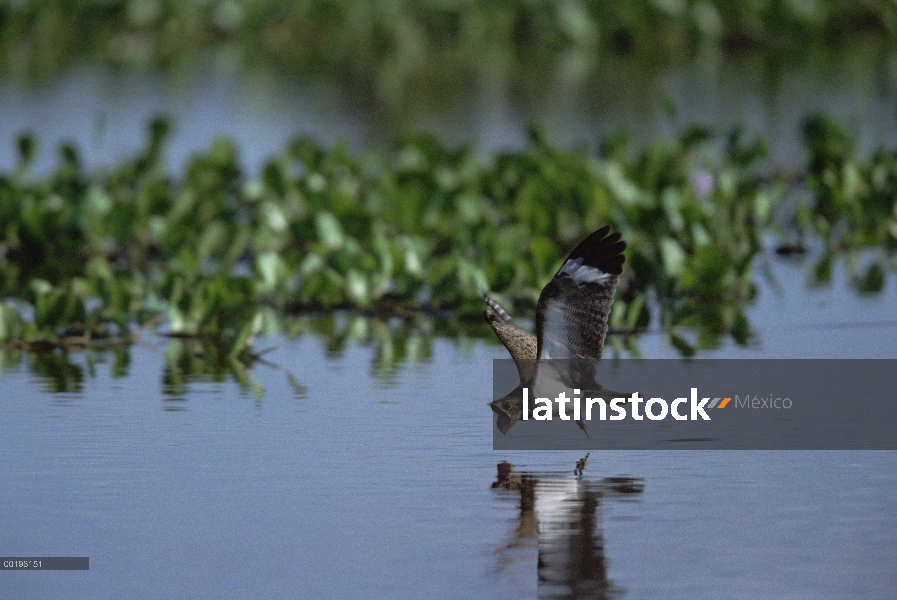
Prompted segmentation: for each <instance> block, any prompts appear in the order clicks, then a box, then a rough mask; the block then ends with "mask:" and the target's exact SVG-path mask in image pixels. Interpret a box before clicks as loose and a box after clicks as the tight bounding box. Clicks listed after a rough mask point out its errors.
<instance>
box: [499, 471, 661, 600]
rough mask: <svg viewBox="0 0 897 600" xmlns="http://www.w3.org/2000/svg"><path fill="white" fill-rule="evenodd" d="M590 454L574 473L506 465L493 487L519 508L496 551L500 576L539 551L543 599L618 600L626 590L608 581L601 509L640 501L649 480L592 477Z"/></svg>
mask: <svg viewBox="0 0 897 600" xmlns="http://www.w3.org/2000/svg"><path fill="white" fill-rule="evenodd" d="M588 459H589V454H586V455H585V456H584V457H583V458H581V459H580V460H579V461H577V462H576V465H575V466H574V468H573V469H572V470H570V471H557V472H551V471H527V470H525V469H521V470H518V469H517V468H516V467H515V466H514V465H513V464H511V463H509V462H506V461H502V462H501V463H499V464H498V466H497V474H496V477H495V481H493V482H492V489H493V490H494V492H495V494H496V498H497V499H498V500H499V501H501V502H506V503H514V504H517V515H516V518H515V519H514V520H513V525H512V527H511V532H510V535H509V536H508V539H507V541H506V542H504V543H501V544H499V545H498V547H497V548H496V566H495V571H496V576H497V577H501V576H502V574H503V573H505V572H506V571H507V569H508V568H509V567H510V566H511V564H512V563H514V562H517V561H518V560H519V558H518V557H519V555H520V550H521V549H524V550H525V549H527V548H533V547H534V546H535V548H537V550H538V559H537V561H536V570H537V576H538V597H539V598H598V599H602V598H618V597H620V596H622V595H623V590H622V589H621V588H619V587H618V586H616V585H614V583H613V582H612V581H611V580H610V578H609V577H608V568H607V564H608V563H607V557H606V555H605V543H604V532H603V529H602V525H601V506H602V504H606V503H608V502H619V501H630V500H633V499H638V498H640V496H641V493H642V492H643V491H644V487H645V486H644V480H643V479H640V478H635V477H629V476H619V477H605V478H603V479H591V478H589V477H588V476H586V474H585V471H586V469H587V465H588Z"/></svg>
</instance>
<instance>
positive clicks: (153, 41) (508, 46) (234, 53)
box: [0, 0, 897, 105]
mask: <svg viewBox="0 0 897 600" xmlns="http://www.w3.org/2000/svg"><path fill="white" fill-rule="evenodd" d="M858 37H864V38H868V39H875V40H880V42H881V45H882V48H883V49H885V50H887V49H888V48H893V46H894V42H895V41H897V7H895V6H894V5H893V4H892V3H890V2H884V1H872V2H854V1H850V0H828V1H821V2H803V3H797V2H784V1H775V0H774V1H771V2H727V1H726V0H701V1H697V2H692V1H689V0H663V1H646V0H638V1H635V2H611V1H608V0H582V1H576V0H573V1H568V2H551V1H547V0H536V1H533V2H519V3H495V2H492V1H491V0H466V1H464V2H455V3H452V2H444V1H442V0H406V1H405V2H399V3H392V2H378V1H376V0H369V1H362V2H353V1H347V0H308V1H305V2H278V1H276V0H257V1H253V2H248V1H245V0H221V1H205V0H202V1H201V0H178V1H175V0H128V1H125V0H102V1H99V0H86V1H83V2H62V1H53V0H51V1H45V0H44V1H41V0H24V1H21V2H5V3H2V4H0V73H3V74H4V75H6V76H11V77H17V78H26V79H27V78H35V77H36V78H43V77H51V76H53V75H55V74H58V73H59V72H61V71H63V70H65V69H66V68H68V67H71V66H73V65H82V64H91V63H92V64H102V65H113V66H118V67H123V68H126V69H133V68H136V69H140V70H144V69H147V68H151V69H163V70H165V69H180V68H182V67H189V66H190V65H192V64H197V63H202V62H204V61H206V60H207V59H208V58H209V56H212V57H214V60H215V61H217V62H223V63H224V64H226V65H229V67H228V68H229V69H245V68H251V69H260V68H263V67H266V66H271V67H273V68H275V69H276V70H278V71H279V72H282V73H286V74H289V75H300V76H311V77H320V76H324V77H326V78H327V79H328V80H331V81H340V82H341V85H350V86H352V87H353V88H354V89H355V90H356V91H357V92H358V94H356V95H358V96H361V95H365V96H366V97H368V98H370V99H372V100H374V101H375V102H377V103H379V104H385V105H397V104H398V105H400V104H402V101H403V100H402V99H403V98H407V97H408V96H409V93H410V92H412V91H414V90H417V91H419V90H421V89H423V88H433V87H436V88H438V90H439V95H444V94H449V93H451V90H452V89H453V88H454V87H455V83H456V82H457V81H459V80H464V79H467V78H473V79H476V78H477V77H478V76H479V75H485V76H487V77H489V78H490V79H495V78H496V77H498V78H499V79H501V80H504V81H508V82H512V83H513V84H514V85H518V86H521V85H522V86H524V87H526V86H527V84H528V83H532V82H536V84H537V85H541V84H539V82H540V81H541V80H542V79H544V77H546V76H548V77H552V76H554V75H557V74H559V73H560V74H561V75H562V77H563V78H564V80H565V81H567V82H568V83H575V82H583V81H587V80H588V78H589V74H590V73H594V72H595V69H596V68H597V67H599V66H600V65H606V64H607V63H608V61H615V60H619V59H625V60H632V61H634V62H635V63H637V64H640V65H642V67H643V68H650V67H651V65H655V66H657V65H663V64H671V63H676V62H678V61H681V60H683V58H687V57H695V56H707V55H708V54H710V55H713V54H717V55H721V56H727V57H734V56H741V55H748V54H753V55H760V56H763V57H764V60H765V61H767V62H769V63H771V64H780V63H782V62H787V61H789V60H800V59H801V57H806V56H808V55H809V54H811V53H812V52H813V49H820V48H824V49H838V48H844V47H849V46H850V45H851V44H854V43H855V42H856V41H857V39H858ZM478 74H479V75H478Z"/></svg>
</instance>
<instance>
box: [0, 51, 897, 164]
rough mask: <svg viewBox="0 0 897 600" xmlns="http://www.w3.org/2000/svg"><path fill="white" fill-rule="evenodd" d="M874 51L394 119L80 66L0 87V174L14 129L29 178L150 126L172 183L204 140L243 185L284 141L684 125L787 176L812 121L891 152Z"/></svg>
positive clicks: (497, 89) (524, 94)
mask: <svg viewBox="0 0 897 600" xmlns="http://www.w3.org/2000/svg"><path fill="white" fill-rule="evenodd" d="M889 52H891V51H890V50H888V49H886V48H881V47H880V45H879V44H878V43H875V42H874V41H871V40H860V39H858V40H854V41H853V42H852V43H851V44H850V45H846V46H845V48H844V49H843V50H840V51H839V50H833V51H830V52H822V53H809V54H808V55H807V56H806V57H804V58H802V59H801V60H791V61H782V62H781V63H777V64H776V63H770V61H768V60H765V59H764V58H763V57H760V56H747V57H744V58H742V59H737V60H722V59H721V57H719V56H710V57H700V56H699V57H698V58H696V59H695V60H690V61H684V62H683V63H682V64H676V65H671V66H669V67H666V68H663V69H661V68H656V69H647V68H646V65H645V64H644V63H639V62H636V63H633V62H632V61H629V62H627V61H615V60H609V61H607V62H606V63H605V64H602V65H600V66H599V67H598V70H597V72H595V73H594V74H593V76H592V77H591V78H587V79H586V80H584V81H583V82H582V83H581V84H579V85H572V86H571V85H570V84H569V83H568V82H565V80H564V78H563V74H562V73H557V74H556V79H551V78H549V79H548V80H541V79H540V80H539V81H534V82H531V84H530V85H529V87H528V88H527V89H526V90H520V89H518V87H517V86H515V85H512V84H510V83H508V82H505V81H503V80H501V78H489V77H487V76H483V77H481V78H479V79H475V80H471V81H453V82H452V83H451V85H448V86H444V88H441V89H451V90H455V94H454V95H452V96H450V97H445V96H444V95H443V94H440V93H438V92H433V91H432V90H428V89H418V90H415V94H413V95H411V96H409V97H403V98H402V103H401V105H400V106H392V105H389V104H388V103H383V102H381V103H377V102H375V101H372V100H371V99H369V98H359V97H358V94H357V90H351V89H346V88H344V87H341V86H340V84H339V83H338V82H326V81H305V80H302V81H298V80H293V79H291V78H289V77H284V76H283V75H281V74H275V73H270V72H258V71H257V72H250V73H247V72H243V71H237V72H234V71H233V70H228V69H214V68H206V69H203V68H199V69H196V70H195V72H185V73H175V74H173V75H171V76H165V77H163V76H151V75H147V74H145V73H143V74H140V73H136V74H135V73H127V72H122V71H120V70H115V69H103V68H94V67H81V68H77V69H73V70H71V71H69V72H66V73H63V74H62V75H60V76H59V77H56V78H54V79H53V80H52V81H49V82H42V83H34V84H24V83H22V82H18V81H8V80H7V81H4V80H0V114H2V115H3V118H2V119H0V169H2V170H7V169H10V168H12V166H13V165H15V164H16V162H17V158H16V157H17V154H16V146H15V143H14V142H15V139H16V136H18V135H20V134H21V133H23V132H26V131H30V132H33V133H34V134H36V135H37V138H38V140H39V141H40V142H41V144H40V146H39V148H40V154H39V156H38V160H37V161H36V162H37V164H36V167H37V168H38V170H46V169H49V168H52V167H53V166H54V165H56V164H57V152H56V148H57V146H58V145H59V143H60V142H62V141H74V142H75V143H76V144H77V146H78V148H80V149H81V155H82V158H83V161H84V163H85V165H86V166H88V167H90V168H96V167H101V166H110V165H114V164H116V163H118V162H119V161H120V160H121V158H122V156H128V155H132V154H134V153H135V152H137V151H138V150H139V149H140V148H141V147H142V146H143V144H144V143H145V141H146V125H147V123H148V121H149V119H151V118H152V117H154V116H156V115H160V114H164V115H168V116H170V117H171V118H172V120H173V122H174V125H175V129H174V132H173V135H172V137H171V144H170V147H169V152H168V158H169V161H168V163H169V166H170V167H171V168H172V169H174V170H175V171H176V172H182V171H183V167H184V163H185V161H186V160H187V159H188V158H189V157H190V156H191V155H192V154H193V153H196V152H200V151H203V150H207V149H208V148H209V146H210V144H211V143H212V141H213V140H214V139H215V138H216V137H217V136H219V135H227V136H229V137H231V138H232V139H234V140H235V141H236V142H237V147H238V148H239V151H240V154H239V158H240V160H241V162H242V164H243V165H244V166H246V168H248V169H249V170H250V171H253V172H255V171H257V170H258V168H259V166H260V165H261V164H262V163H263V162H264V161H265V160H267V159H269V158H271V157H272V156H273V155H275V154H277V153H278V152H280V151H282V150H283V149H284V148H285V147H286V145H287V143H288V142H289V141H290V140H291V139H292V138H293V137H295V136H297V135H311V136H313V137H314V138H316V139H318V140H321V141H322V142H324V143H328V144H329V143H332V142H333V141H334V140H336V139H343V140H346V141H347V142H348V143H349V145H350V146H352V147H354V148H356V149H357V148H362V147H366V146H371V145H373V146H382V145H384V144H387V143H390V142H391V141H392V140H393V139H394V138H395V136H396V134H397V133H403V132H406V131H428V132H431V133H433V134H435V135H437V136H439V138H440V139H442V140H444V141H446V142H448V143H450V144H472V145H473V146H474V147H476V148H478V149H481V150H483V151H492V150H495V149H508V148H518V149H519V148H521V147H525V146H526V145H527V143H528V142H527V139H528V137H527V130H528V128H529V126H530V124H536V125H538V126H540V127H542V128H543V129H544V130H545V131H546V132H547V133H548V135H549V136H550V139H552V140H555V141H556V142H558V143H560V144H562V145H565V146H573V145H588V146H589V147H594V145H595V143H596V142H597V141H599V140H601V139H602V138H603V136H606V135H608V134H610V133H614V132H617V131H620V130H626V131H629V132H631V133H632V134H633V137H634V139H635V140H636V141H637V142H638V143H639V144H643V143H647V142H649V141H653V140H655V139H657V138H658V137H664V136H673V135H679V134H680V133H681V132H682V131H683V130H684V128H685V127H686V126H688V125H691V124H693V123H701V124H704V125H709V126H715V127H720V128H723V129H728V128H730V127H732V126H735V125H742V126H744V127H745V128H746V129H747V131H749V132H753V133H756V134H759V135H762V136H764V137H765V138H766V139H767V140H769V142H770V146H771V155H772V159H773V161H774V162H775V163H776V164H777V165H780V166H786V167H790V168H800V167H801V166H802V165H803V164H804V161H805V156H804V152H803V146H802V139H801V126H802V123H803V121H804V119H805V118H806V117H807V115H808V113H810V112H812V111H824V112H826V113H828V114H831V115H833V116H834V117H836V118H838V119H839V120H840V121H841V122H843V123H844V124H845V125H846V126H847V127H848V128H849V129H850V131H851V132H852V133H854V134H855V135H856V136H857V138H858V143H859V148H860V150H861V151H863V152H870V151H872V150H874V149H876V148H878V147H880V146H882V145H883V146H885V147H887V148H893V147H895V146H897V69H895V67H894V65H895V64H897V61H895V60H894V58H893V56H891V55H889ZM670 107H672V108H673V110H672V112H671V111H670Z"/></svg>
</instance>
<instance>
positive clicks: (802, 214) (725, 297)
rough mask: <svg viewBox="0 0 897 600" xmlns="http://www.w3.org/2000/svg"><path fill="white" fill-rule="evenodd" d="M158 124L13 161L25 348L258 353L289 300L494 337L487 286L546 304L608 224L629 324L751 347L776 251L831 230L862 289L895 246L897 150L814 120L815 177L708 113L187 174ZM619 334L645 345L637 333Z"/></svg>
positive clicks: (16, 303)
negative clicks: (661, 133)
mask: <svg viewBox="0 0 897 600" xmlns="http://www.w3.org/2000/svg"><path fill="white" fill-rule="evenodd" d="M149 130H150V131H149V136H148V141H147V143H146V145H145V148H144V149H143V150H142V151H141V152H139V153H138V154H137V155H136V156H134V157H133V158H131V159H129V160H126V161H123V162H122V163H121V164H119V165H118V166H116V167H114V168H111V169H108V170H102V171H97V172H93V173H87V172H85V170H84V169H83V168H82V167H81V165H80V162H79V158H78V152H77V150H76V149H75V148H73V147H70V146H63V147H62V148H61V149H60V163H59V166H58V168H57V169H56V170H55V171H54V172H51V173H48V174H45V175H39V176H38V175H32V174H30V172H29V165H30V163H31V162H32V160H33V158H34V156H35V154H36V152H37V142H36V141H35V140H34V139H32V138H30V137H27V136H25V137H22V138H21V139H19V140H18V148H19V152H20V162H19V164H18V165H17V166H16V167H15V168H14V169H13V170H12V171H10V172H7V173H2V174H0V226H2V228H3V229H2V237H0V240H2V242H0V298H2V301H0V343H2V344H3V345H4V346H5V347H6V348H7V349H17V350H25V351H46V350H54V349H60V348H61V349H78V348H104V347H110V346H127V345H129V344H131V343H133V342H135V341H136V340H137V339H138V337H139V335H140V333H141V332H142V331H144V330H146V329H152V330H153V331H158V332H160V333H162V334H164V335H167V336H170V337H175V338H181V339H184V340H185V341H188V340H198V341H200V342H202V344H203V347H204V348H205V350H204V352H206V353H207V354H209V357H208V358H207V360H213V362H215V361H217V362H219V363H221V364H230V363H232V362H233V361H238V362H242V363H251V362H252V361H253V360H256V359H258V358H259V355H258V354H256V353H255V352H254V351H253V349H252V346H251V344H252V342H253V340H254V339H255V337H256V336H257V335H259V334H261V333H265V334H267V335H272V334H275V333H277V332H283V331H288V330H289V329H290V327H289V326H285V325H283V324H280V325H278V324H277V323H278V321H279V319H280V317H281V316H289V315H300V314H322V313H323V314H326V313H331V312H332V311H335V310H345V311H349V312H350V313H355V314H359V315H365V316H370V317H376V318H379V319H382V320H385V321H389V320H390V319H393V318H398V319H400V320H401V321H403V322H404V323H405V324H406V325H413V324H414V323H415V322H416V320H418V319H421V318H426V317H440V318H448V319H450V320H451V321H452V322H454V323H456V324H459V327H462V328H463V329H465V330H466V331H470V333H471V334H472V335H474V336H480V335H482V334H483V333H485V332H486V331H487V330H486V328H485V326H484V325H483V324H482V317H481V315H482V310H483V302H482V293H483V292H484V291H486V290H489V291H490V293H491V294H493V295H494V296H495V297H496V299H498V300H499V301H500V302H501V303H503V304H504V305H505V306H506V307H507V308H508V309H509V310H511V311H513V314H517V315H520V316H524V317H526V316H527V315H530V314H532V312H533V310H534V307H535V302H536V300H537V298H538V294H539V290H540V289H541V288H542V286H543V285H544V284H545V282H546V281H547V280H548V279H549V278H550V277H551V276H552V275H553V273H554V271H555V270H556V268H557V266H558V263H559V261H560V260H561V259H562V257H563V256H565V255H566V253H567V252H568V251H569V250H570V248H572V247H573V246H574V245H575V244H576V243H577V242H578V241H579V240H580V239H581V238H583V237H584V236H585V235H587V234H588V233H590V232H591V231H593V230H594V229H596V228H597V227H598V226H600V225H603V224H610V225H611V226H612V227H613V228H614V229H615V230H617V231H620V232H622V234H623V236H624V239H626V241H627V243H628V249H627V253H626V254H627V267H626V271H625V272H624V275H623V277H622V279H621V283H620V286H619V289H618V294H617V299H616V302H615V304H614V310H613V313H612V316H611V320H610V324H611V328H612V330H613V331H616V332H617V333H624V334H627V333H637V332H638V331H641V330H644V329H645V328H646V327H647V326H648V325H649V324H652V323H653V325H652V326H655V327H657V326H659V327H661V328H663V330H664V331H665V332H666V333H667V335H668V338H669V340H670V341H671V343H673V344H674V345H675V346H676V347H677V348H678V349H679V350H680V352H681V353H682V354H683V355H692V354H694V353H695V351H697V350H700V349H707V348H713V347H716V346H718V345H719V344H720V343H721V342H722V341H723V340H724V339H725V338H726V336H730V337H731V338H732V339H734V340H735V341H736V342H737V343H739V344H744V343H747V341H748V340H749V337H750V324H749V322H748V319H747V317H746V313H745V311H746V308H747V306H748V305H749V303H750V301H751V299H752V297H753V296H754V295H755V277H756V274H755V271H754V262H755V258H756V257H757V256H758V255H759V254H760V253H761V252H763V251H764V250H776V251H777V252H778V253H779V254H793V253H803V252H804V251H805V250H806V248H807V246H808V245H811V246H813V247H814V248H817V247H818V248H820V249H821V250H820V252H819V253H818V254H819V255H818V256H815V255H814V260H815V266H814V269H813V279H814V280H815V281H817V282H819V283H825V282H826V281H827V280H828V278H829V277H830V272H831V268H832V262H833V261H834V260H835V259H836V257H837V256H838V255H839V254H842V253H846V254H847V263H848V265H849V266H850V267H851V269H852V271H851V273H852V277H853V281H854V284H855V286H856V287H857V289H858V291H860V292H873V291H878V290H881V289H882V287H883V285H884V282H885V278H886V273H887V271H888V270H890V268H891V267H892V264H893V263H892V261H893V250H894V248H895V247H897V204H895V198H897V152H893V151H887V152H886V151H879V152H877V153H875V154H874V155H873V156H871V157H869V158H868V159H861V158H858V157H857V156H856V153H855V149H854V145H853V139H852V137H851V136H850V134H849V132H847V130H846V129H845V128H843V127H842V126H841V125H839V124H838V123H836V122H834V121H832V120H831V119H829V118H827V117H824V116H818V115H817V116H813V117H811V118H809V119H808V120H807V122H806V125H805V127H804V136H805V144H806V149H807V153H808V162H807V167H806V170H805V172H803V173H781V172H776V171H774V170H771V166H770V165H769V164H768V163H767V162H766V161H765V160H764V156H765V145H764V143H763V141H762V140H758V139H753V138H750V137H749V136H746V135H744V134H743V133H742V132H740V131H737V130H736V131H732V132H730V133H728V134H723V135H717V134H715V133H714V132H711V131H709V130H706V129H702V128H698V127H692V128H690V129H688V130H687V131H686V132H684V133H683V134H682V135H681V136H680V137H679V138H678V139H675V140H666V141H658V142H655V143H653V144H650V145H648V146H646V147H644V148H642V149H638V150H637V149H634V148H632V147H631V146H630V145H629V144H628V142H627V141H626V139H625V137H622V136H616V137H612V138H609V139H607V140H606V141H605V142H604V143H603V144H602V145H601V146H600V148H599V149H598V150H597V151H596V152H589V151H584V150H583V151H573V150H562V149H560V148H557V147H555V146H553V145H552V144H551V143H549V142H548V141H547V140H545V139H544V138H543V137H542V136H541V135H540V134H539V133H538V132H536V131H534V132H533V133H532V136H531V138H532V139H531V144H530V146H529V148H528V149H527V150H525V151H522V152H517V153H509V154H499V155H496V156H494V157H491V158H484V157H481V156H478V155H477V154H476V153H475V152H473V151H472V150H470V149H465V148H461V149H449V148H446V147H444V146H442V145H441V144H440V143H439V142H437V141H436V140H435V139H433V138H431V137H426V136H418V137H408V138H405V139H402V140H400V141H399V142H397V143H396V144H395V147H394V148H393V149H392V150H390V151H385V152H382V151H368V152H362V153H358V154H353V153H351V152H349V151H348V150H347V149H346V147H345V146H342V145H339V144H337V145H335V146H333V147H331V148H324V147H322V146H320V145H319V144H318V143H316V142H315V141H314V140H311V139H307V138H305V139H297V140H296V141H295V142H293V143H292V144H290V145H289V147H288V148H287V149H285V150H284V151H283V152H282V153H281V154H280V155H278V156H276V157H274V158H273V159H272V160H270V161H269V162H268V163H267V164H266V165H265V166H264V168H263V169H262V172H261V175H259V176H258V177H249V176H246V175H244V174H243V173H242V172H241V168H240V166H239V161H238V155H237V149H236V148H235V147H234V146H233V145H232V143H231V142H229V141H228V140H226V139H220V140H218V141H216V142H215V143H214V144H213V145H212V147H211V148H209V149H208V151H206V152H204V153H201V154H199V155H196V156H195V157H194V158H193V159H192V160H191V161H190V162H189V164H188V165H187V166H186V169H185V170H184V172H183V173H181V174H172V173H168V172H166V168H165V166H164V164H165V162H164V160H163V151H164V145H165V140H166V137H167V135H168V132H169V130H170V125H169V124H168V123H167V122H166V121H164V120H156V121H154V122H152V123H151V125H150V127H149ZM770 239H778V240H779V242H778V244H777V246H775V247H772V248H770V247H769V240H770ZM764 243H765V244H766V247H764ZM870 248H871V249H875V250H874V251H873V252H872V255H871V256H872V258H871V259H870V258H869V257H870V252H869V251H868V249H870ZM863 249H867V250H866V251H865V252H861V251H862V250H863ZM861 259H862V260H861ZM439 320H440V319H435V321H437V322H438V321H439ZM431 322H432V321H431ZM304 327H305V328H307V327H308V323H306V325H305V326H304ZM427 327H432V325H427ZM338 337H339V335H337V338H338ZM612 344H614V345H616V347H617V348H618V349H622V347H623V346H621V344H629V347H630V349H633V350H635V349H636V347H635V342H634V340H633V338H632V336H623V337H616V338H615V340H613V341H612ZM212 349H214V351H213V350H212ZM390 352H393V353H394V351H393V350H390ZM215 357H217V358H215Z"/></svg>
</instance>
